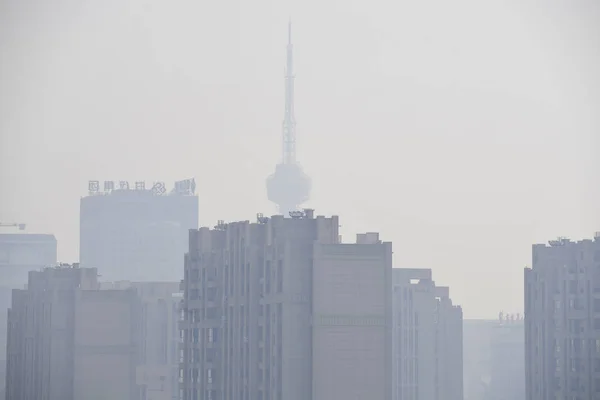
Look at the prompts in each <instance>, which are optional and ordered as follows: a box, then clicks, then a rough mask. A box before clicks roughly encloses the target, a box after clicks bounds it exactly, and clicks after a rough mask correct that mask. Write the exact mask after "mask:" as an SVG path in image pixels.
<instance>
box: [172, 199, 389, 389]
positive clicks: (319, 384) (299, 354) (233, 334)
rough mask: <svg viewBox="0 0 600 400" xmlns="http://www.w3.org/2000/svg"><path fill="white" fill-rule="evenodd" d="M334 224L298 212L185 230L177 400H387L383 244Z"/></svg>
mask: <svg viewBox="0 0 600 400" xmlns="http://www.w3.org/2000/svg"><path fill="white" fill-rule="evenodd" d="M338 227H339V221H338V218H337V217H335V216H334V217H331V218H325V217H323V216H318V217H316V218H315V217H314V215H313V211H312V210H306V212H304V213H302V214H294V217H293V218H283V216H281V215H277V216H273V217H272V218H265V217H262V216H260V215H259V216H258V218H257V222H256V223H250V222H248V221H245V222H234V223H229V224H225V223H223V222H220V223H219V224H218V225H217V226H216V227H215V228H214V229H209V228H201V229H199V230H198V231H195V232H190V248H189V253H188V254H187V255H186V262H185V279H184V282H183V288H184V301H183V312H184V321H183V322H182V330H183V333H182V335H183V346H182V354H183V360H184V361H183V363H182V371H181V373H182V375H181V378H182V386H181V390H182V393H183V395H184V399H186V400H188V399H199V400H200V399H201V400H225V399H233V398H235V399H252V400H254V399H285V400H306V399H311V400H338V399H339V400H344V399H347V398H349V397H348V396H350V394H352V398H365V399H367V398H368V399H369V400H388V399H390V398H391V378H392V376H391V353H390V350H391V316H392V314H391V313H392V310H391V291H390V290H387V288H386V286H387V285H389V284H390V282H391V244H390V243H382V242H381V241H380V240H379V238H378V235H377V234H366V235H359V236H358V240H357V243H355V244H341V243H340V240H339V235H338V229H339V228H338ZM357 396H358V397H357Z"/></svg>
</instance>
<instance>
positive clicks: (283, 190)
mask: <svg viewBox="0 0 600 400" xmlns="http://www.w3.org/2000/svg"><path fill="white" fill-rule="evenodd" d="M286 56H287V57H286V65H285V109H284V114H283V123H282V138H281V139H282V140H281V144H282V146H281V162H280V163H279V164H277V166H276V167H275V173H273V174H272V175H271V176H269V177H268V178H267V196H268V197H269V200H271V201H272V202H273V203H275V204H277V207H278V209H279V213H280V214H283V215H284V216H288V215H290V214H289V213H290V211H291V212H294V211H297V210H298V207H299V206H300V205H301V204H302V203H304V202H305V201H306V200H308V197H309V194H310V186H311V182H310V178H309V177H308V176H306V175H305V174H304V171H302V167H301V166H300V165H299V164H298V163H297V161H296V117H295V116H294V78H295V76H294V46H293V45H292V20H291V19H290V21H289V22H288V43H287V47H286Z"/></svg>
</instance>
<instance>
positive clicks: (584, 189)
mask: <svg viewBox="0 0 600 400" xmlns="http://www.w3.org/2000/svg"><path fill="white" fill-rule="evenodd" d="M534 3H535V4H534ZM599 4H600V3H598V2H597V1H591V0H590V1H560V2H559V1H555V2H544V3H539V2H523V1H510V2H506V1H494V2H492V1H476V0H458V1H453V2H448V1H441V0H440V1H425V2H421V1H400V2H394V1H382V0H373V1H369V2H364V1H358V0H349V1H336V0H319V1H316V0H304V1H301V2H300V1H298V2H296V3H294V4H290V3H289V2H288V3H286V2H281V1H275V0H273V1H268V0H257V1H239V0H238V1H233V0H221V1H211V2H209V1H195V0H173V1H168V2H167V1H156V0H155V1H142V0H104V1H75V0H71V1H68V0H54V1H45V0H37V1H27V0H14V1H9V0H3V1H2V2H1V5H0V50H1V56H0V135H1V136H0V220H2V221H4V220H9V221H16V222H26V223H28V225H29V230H30V231H32V232H50V233H54V234H55V235H56V236H57V239H58V242H59V257H60V258H61V259H62V260H65V261H72V260H76V259H77V257H78V222H79V220H78V213H79V211H78V207H79V198H80V196H82V195H84V194H85V193H86V189H87V181H88V180H90V179H98V180H120V179H128V180H132V181H133V180H147V181H149V182H150V181H153V180H164V181H167V182H172V181H174V180H177V179H183V178H187V177H190V176H195V177H196V180H197V182H198V191H199V194H200V207H201V209H200V218H201V220H200V222H201V224H203V225H209V224H210V225H212V224H214V222H215V221H216V220H217V219H225V220H228V221H231V220H239V219H252V218H253V216H254V215H255V213H256V212H263V213H265V214H269V213H272V212H273V211H274V209H273V205H272V204H270V203H269V202H268V201H267V199H266V193H265V187H264V180H265V178H266V177H267V175H268V174H270V173H271V172H272V171H273V169H274V166H275V164H276V162H277V160H278V158H279V149H280V143H279V140H280V136H279V135H280V126H281V125H280V124H281V117H282V114H283V66H284V56H285V48H284V46H285V41H286V37H285V36H286V24H287V22H288V17H289V16H290V15H291V16H292V18H293V25H294V28H293V29H294V33H293V35H294V44H295V56H296V72H297V79H296V87H297V93H296V103H297V109H296V117H297V120H298V151H299V155H298V158H299V160H300V161H301V163H302V164H303V166H304V168H305V170H306V172H307V173H308V174H309V175H310V176H311V177H312V179H313V190H312V197H311V200H310V202H309V203H308V204H307V205H308V206H311V207H314V208H316V210H317V213H319V214H338V215H339V216H340V219H341V223H342V228H341V229H342V232H343V233H344V235H345V238H346V239H347V240H350V239H351V238H352V235H354V234H355V233H356V232H360V231H379V232H381V234H382V236H383V238H384V239H386V240H391V241H393V242H394V257H395V266H398V267H422V268H433V269H434V276H435V277H436V281H437V282H438V283H439V284H442V285H449V286H450V288H451V295H452V297H453V299H454V300H455V302H457V303H459V304H462V305H463V307H464V311H465V316H466V317H471V318H472V317H494V316H495V315H497V313H498V312H499V311H500V310H504V311H507V312H520V311H522V300H523V296H522V290H523V284H522V281H523V279H522V277H523V267H524V266H525V265H526V264H528V263H529V262H530V252H531V244H532V243H534V242H545V241H546V240H548V239H552V238H554V237H556V236H559V235H561V236H571V237H573V238H583V237H591V236H592V235H593V233H594V231H595V230H600V215H599V211H598V207H597V205H598V202H599V201H600V200H599V199H600V196H599V195H598V184H597V183H598V175H597V172H596V171H597V170H598V163H597V156H596V157H593V155H594V154H597V152H598V149H599V148H600V147H599V146H600V143H599V142H598V135H599V132H600V113H599V111H600V94H599V93H600V75H599V74H598V71H599V70H600V53H599V50H598V49H600V31H599V29H598V28H597V26H598V25H599V22H600V12H599Z"/></svg>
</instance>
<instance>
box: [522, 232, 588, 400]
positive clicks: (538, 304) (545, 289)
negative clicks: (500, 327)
mask: <svg viewBox="0 0 600 400" xmlns="http://www.w3.org/2000/svg"><path fill="white" fill-rule="evenodd" d="M532 253H533V254H532V255H533V264H532V267H531V268H526V269H525V377H526V385H525V386H526V399H527V400H546V399H558V398H561V399H562V398H569V399H596V398H599V397H600V234H596V237H595V238H594V239H593V240H582V241H579V242H573V241H571V240H568V239H564V238H560V239H558V240H554V241H551V242H550V243H549V246H547V245H543V244H537V245H534V246H533V252H532Z"/></svg>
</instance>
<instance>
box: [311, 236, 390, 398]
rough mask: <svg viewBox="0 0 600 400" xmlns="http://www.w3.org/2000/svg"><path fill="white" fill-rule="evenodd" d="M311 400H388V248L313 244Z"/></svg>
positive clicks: (360, 240) (362, 239)
mask: <svg viewBox="0 0 600 400" xmlns="http://www.w3.org/2000/svg"><path fill="white" fill-rule="evenodd" d="M313 259H314V266H313V281H312V287H313V289H312V292H313V296H312V325H313V326H312V329H313V332H312V358H313V359H312V371H313V380H312V385H313V393H312V399H313V400H344V399H373V400H375V399H381V400H384V399H391V398H392V353H391V351H390V350H391V348H392V324H391V318H392V292H391V290H390V282H391V280H392V244H391V243H382V242H381V241H380V240H379V234H377V233H367V234H359V235H358V236H357V241H356V243H353V244H341V243H316V244H315V247H314V258H313Z"/></svg>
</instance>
